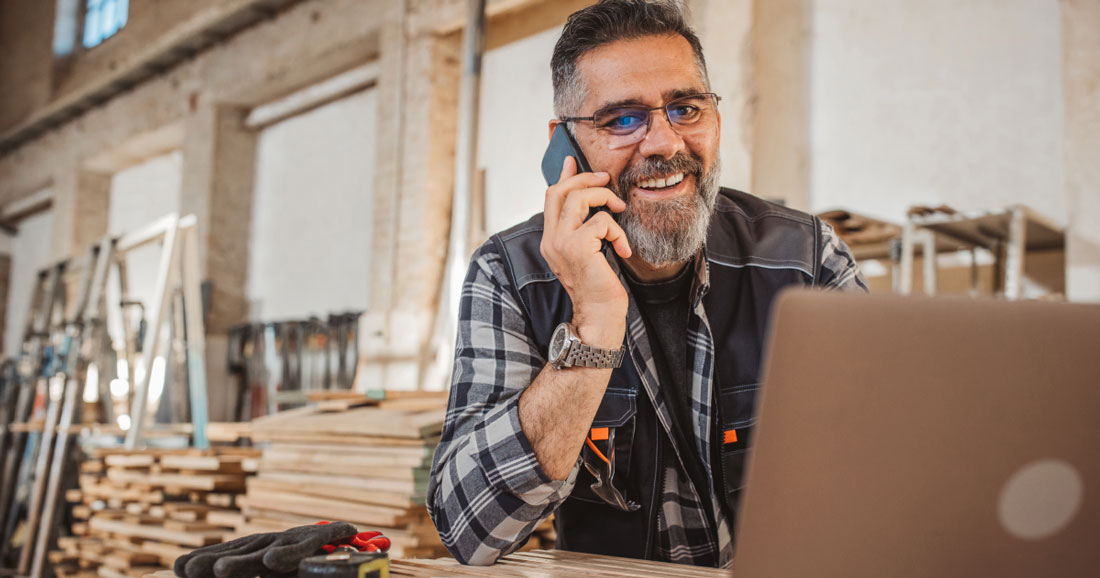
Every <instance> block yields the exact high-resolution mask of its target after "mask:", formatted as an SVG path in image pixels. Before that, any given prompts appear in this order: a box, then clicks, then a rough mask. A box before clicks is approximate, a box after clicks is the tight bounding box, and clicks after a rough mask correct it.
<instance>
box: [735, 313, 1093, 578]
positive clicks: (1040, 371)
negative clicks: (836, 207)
mask: <svg viewBox="0 0 1100 578" xmlns="http://www.w3.org/2000/svg"><path fill="white" fill-rule="evenodd" d="M769 339H770V341H769V346H768V353H767V355H766V362H765V369H764V386H763V388H762V392H763V395H762V399H761V402H760V404H761V405H760V407H759V413H758V415H759V421H758V423H757V432H756V436H757V437H756V445H755V447H754V449H753V452H752V454H751V456H750V461H749V465H748V472H747V479H746V488H745V492H744V501H743V503H742V507H741V517H740V520H739V527H738V544H737V552H736V555H735V557H734V562H733V572H734V576H736V577H737V578H757V577H762V576H767V577H769V578H783V577H795V576H797V577H807V576H816V577H833V576H835V577H844V578H852V577H864V576H866V577H893V578H909V577H917V576H922V577H923V576H928V577H937V578H939V577H946V576H982V577H984V576H1003V577H1017V576H1019V577H1023V576H1028V577H1035V576H1044V577H1045V576H1100V307H1096V306H1090V305H1070V304H1059V303H1038V302H1007V301H992V300H984V301H983V300H970V299H963V298H958V299H950V298H943V299H927V298H912V297H909V298H901V297H894V296H877V295H870V296H868V295H854V296H853V295H843V294H835V293H832V294H826V293H819V292H806V291H802V292H791V293H786V294H784V295H782V296H781V297H780V298H779V302H778V305H777V310H776V314H775V316H774V320H773V326H772V333H771V335H770V338H769Z"/></svg>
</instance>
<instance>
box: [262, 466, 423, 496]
mask: <svg viewBox="0 0 1100 578" xmlns="http://www.w3.org/2000/svg"><path fill="white" fill-rule="evenodd" d="M258 477H259V478H268V479H273V480H280V481H286V482H295V483H301V484H313V483H316V484H326V485H329V486H337V487H339V488H342V491H355V490H361V491H368V492H388V493H394V494H404V495H408V496H409V497H410V499H416V497H417V496H421V497H422V496H423V495H424V493H425V491H426V490H427V483H425V482H413V481H408V480H386V479H380V478H368V477H358V476H347V475H339V474H330V475H319V474H316V473H315V471H304V472H293V471H270V470H268V471H262V472H260V473H259V474H258ZM420 499H421V500H422V499H423V498H420Z"/></svg>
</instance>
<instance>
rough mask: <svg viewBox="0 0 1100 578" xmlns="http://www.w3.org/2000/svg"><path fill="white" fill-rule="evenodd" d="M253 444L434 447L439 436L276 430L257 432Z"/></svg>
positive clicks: (254, 434) (253, 437)
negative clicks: (411, 437) (409, 436)
mask: <svg viewBox="0 0 1100 578" xmlns="http://www.w3.org/2000/svg"><path fill="white" fill-rule="evenodd" d="M252 441H254V442H289V443H318V444H333V445H346V446H372V445H377V446H381V447H395V446H405V447H435V445H436V444H438V443H439V436H427V437H423V438H417V439H404V438H394V437H383V436H368V435H347V434H326V433H315V432H308V431H292V432H283V431H279V430H277V429H274V428H272V429H269V430H263V431H257V432H254V433H253V436H252Z"/></svg>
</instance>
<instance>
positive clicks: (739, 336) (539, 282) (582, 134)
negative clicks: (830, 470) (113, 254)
mask: <svg viewBox="0 0 1100 578" xmlns="http://www.w3.org/2000/svg"><path fill="white" fill-rule="evenodd" d="M551 67H552V69H553V79H554V106H555V114H556V115H557V116H558V118H557V119H555V120H552V121H550V130H551V132H552V131H553V130H554V128H555V127H556V126H557V125H558V124H561V123H565V124H566V126H567V127H568V129H569V130H570V132H571V134H572V135H573V136H574V137H575V138H576V141H577V143H578V144H579V145H580V148H581V150H582V152H583V153H584V155H585V157H587V159H588V161H589V163H590V165H591V167H592V169H593V170H594V171H599V172H594V173H581V174H577V168H576V163H575V162H574V161H573V159H568V160H566V162H565V164H564V166H563V168H562V173H561V180H560V181H559V182H558V183H557V184H555V185H554V186H551V187H550V188H549V189H547V191H546V201H545V209H544V212H543V214H541V215H536V216H535V217H534V218H532V219H531V220H529V221H527V222H526V223H523V224H521V225H518V226H516V227H513V228H512V229H509V230H507V231H504V232H502V233H500V234H498V235H494V236H493V238H492V239H490V241H489V242H487V243H486V244H485V245H483V246H482V247H481V248H480V249H479V250H478V251H477V252H476V253H475V254H474V256H473V259H472V263H471V265H470V270H469V273H468V275H467V277H466V281H465V286H464V290H463V294H462V305H461V309H460V318H459V335H458V347H457V351H456V361H455V369H454V377H453V382H452V388H451V398H450V407H449V409H448V412H447V418H446V423H445V425H444V429H443V436H442V439H441V442H440V445H439V448H438V450H437V451H436V454H435V462H434V465H433V468H432V476H431V481H430V484H429V487H428V508H429V512H430V513H431V516H432V519H433V521H434V522H435V524H436V527H437V528H438V530H439V533H440V536H441V537H442V539H443V542H444V544H445V545H446V546H447V547H448V549H449V550H450V551H451V553H452V554H453V555H454V556H455V557H456V558H457V559H458V560H460V561H462V562H465V563H471V564H489V563H492V562H494V561H495V560H496V559H497V558H498V557H500V556H502V555H504V554H507V553H509V552H511V551H513V550H515V549H516V548H518V547H519V546H521V545H522V544H523V542H525V541H526V539H527V537H528V536H529V534H530V532H531V531H532V530H533V529H534V528H535V527H536V526H537V525H538V524H539V523H541V522H542V521H544V520H545V519H546V518H547V517H548V516H550V515H551V514H552V513H556V517H555V524H556V528H557V534H558V546H559V547H560V548H563V549H569V550H577V551H585V552H596V553H603V554H612V555H619V556H631V557H636V558H647V559H657V560H666V561H672V562H681V563H687V564H698V565H709V566H715V565H720V564H726V563H728V562H729V560H730V559H731V558H732V554H733V537H732V533H733V527H734V521H735V518H736V512H737V498H738V495H739V493H740V489H741V479H742V468H743V466H744V458H745V452H746V451H747V449H748V445H749V443H750V441H751V435H752V424H753V420H754V416H753V401H754V398H755V393H756V389H757V383H758V372H759V368H760V363H761V359H760V356H761V346H762V341H763V339H764V332H765V329H766V327H767V320H768V310H769V306H770V305H771V302H772V300H773V299H774V298H775V296H776V294H777V292H778V291H779V290H780V289H781V288H783V287H786V286H820V287H834V288H842V289H855V290H866V286H865V284H864V282H863V280H862V278H861V276H860V274H859V271H858V268H857V267H856V265H855V263H854V261H853V260H852V258H851V257H850V256H849V253H848V251H847V248H846V247H845V246H844V245H843V243H841V242H840V241H839V240H838V239H836V237H835V236H834V235H833V234H832V232H831V230H830V229H829V228H828V227H827V226H826V225H823V224H822V223H821V222H820V221H818V220H817V219H816V218H814V217H812V216H810V215H806V214H804V213H800V212H797V211H794V210H790V209H786V208H784V207H781V206H778V205H774V204H771V203H767V202H764V201H761V200H759V199H756V198H755V197H752V196H750V195H747V194H745V193H741V192H738V191H732V190H727V189H720V188H719V187H718V184H717V183H718V135H719V127H720V122H721V119H720V117H719V114H718V108H717V104H718V97H717V96H716V95H714V94H712V93H710V92H709V87H708V80H707V72H706V64H705V62H704V60H703V55H702V49H701V48H700V45H699V40H698V38H697V37H696V36H695V34H694V33H693V32H692V31H691V30H690V29H689V28H688V27H687V26H686V25H685V23H684V21H683V17H682V14H681V13H680V11H679V8H678V7H677V6H676V5H675V4H674V3H671V2H668V3H665V2H652V3H650V2H644V1H643V0H604V1H603V2H600V3H599V4H597V5H595V6H590V7H588V8H585V9H583V10H580V11H578V12H577V13H575V14H573V15H572V16H571V17H570V18H569V20H568V22H567V23H566V25H565V29H564V31H563V32H562V36H561V39H560V40H559V41H558V43H557V46H556V47H555V49H554V56H553V60H552V62H551ZM598 207H604V208H606V209H607V210H609V211H610V212H607V211H600V212H595V213H594V216H592V217H591V218H589V214H590V210H591V209H593V208H598ZM612 214H614V217H612ZM605 243H607V247H606V248H605ZM573 342H577V343H575V344H573V345H572V346H569V344H570V343H573ZM621 356H625V357H621Z"/></svg>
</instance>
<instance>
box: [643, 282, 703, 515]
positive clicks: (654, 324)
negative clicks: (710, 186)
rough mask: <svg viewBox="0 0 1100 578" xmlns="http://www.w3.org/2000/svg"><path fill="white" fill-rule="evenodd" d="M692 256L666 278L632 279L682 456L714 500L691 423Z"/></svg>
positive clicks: (699, 486) (699, 485) (700, 486)
mask: <svg viewBox="0 0 1100 578" xmlns="http://www.w3.org/2000/svg"><path fill="white" fill-rule="evenodd" d="M692 264H693V261H689V262H688V264H687V265H686V266H685V267H684V269H683V270H682V271H680V272H679V273H678V274H677V275H676V276H675V277H673V278H672V279H669V280H667V281H658V282H656V283H643V282H641V281H638V280H637V279H635V278H634V277H633V276H631V275H630V272H629V271H627V272H626V279H627V282H628V283H629V284H630V290H631V292H632V293H633V294H634V299H635V301H636V302H637V304H638V310H639V312H640V313H641V314H642V320H643V321H644V322H645V328H646V333H647V334H648V335H649V345H650V350H651V351H652V353H653V361H654V364H655V365H656V366H657V378H658V379H659V380H660V383H661V386H660V390H661V394H662V396H663V397H664V400H665V403H666V404H667V405H668V407H669V411H670V413H671V414H672V420H673V430H674V435H675V436H676V445H677V446H678V447H680V448H683V449H684V451H690V452H691V453H690V455H686V456H683V458H684V460H683V461H684V465H685V466H686V467H687V470H688V471H687V474H688V476H690V477H691V481H692V483H693V484H694V485H695V488H696V489H697V490H698V491H699V494H700V496H699V497H700V499H702V500H703V501H704V503H706V502H709V499H708V495H707V486H708V484H707V480H706V470H705V469H703V467H702V461H701V458H700V456H699V452H698V451H692V450H694V449H695V448H696V444H695V434H694V431H695V428H694V427H692V425H691V420H692V412H691V403H692V402H691V376H692V365H691V364H692V360H690V359H688V347H687V329H688V316H689V314H690V298H691V295H690V293H691V283H692V280H693V279H694V276H693V275H692V272H693V271H694V270H695V268H694V267H693V266H692Z"/></svg>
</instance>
